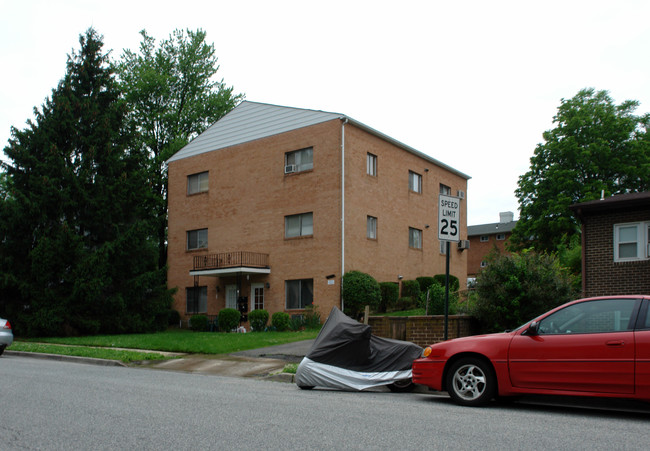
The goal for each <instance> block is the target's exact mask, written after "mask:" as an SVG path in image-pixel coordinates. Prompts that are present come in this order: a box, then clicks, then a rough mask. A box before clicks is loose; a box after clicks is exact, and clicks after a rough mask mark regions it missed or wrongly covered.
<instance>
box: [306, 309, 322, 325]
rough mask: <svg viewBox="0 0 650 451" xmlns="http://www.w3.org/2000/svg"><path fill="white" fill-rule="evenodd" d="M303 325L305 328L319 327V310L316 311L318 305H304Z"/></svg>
mask: <svg viewBox="0 0 650 451" xmlns="http://www.w3.org/2000/svg"><path fill="white" fill-rule="evenodd" d="M304 326H305V329H311V330H313V329H319V328H320V312H319V311H318V306H316V305H314V304H310V305H308V306H307V307H305V317H304Z"/></svg>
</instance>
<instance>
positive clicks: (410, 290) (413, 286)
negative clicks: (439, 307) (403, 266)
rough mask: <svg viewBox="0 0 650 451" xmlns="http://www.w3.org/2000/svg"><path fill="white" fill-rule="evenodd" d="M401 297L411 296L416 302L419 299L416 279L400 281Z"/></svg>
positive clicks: (418, 286)
mask: <svg viewBox="0 0 650 451" xmlns="http://www.w3.org/2000/svg"><path fill="white" fill-rule="evenodd" d="M402 297H403V298H411V299H413V302H415V303H417V302H418V300H419V299H420V284H419V283H418V281H417V280H403V281H402Z"/></svg>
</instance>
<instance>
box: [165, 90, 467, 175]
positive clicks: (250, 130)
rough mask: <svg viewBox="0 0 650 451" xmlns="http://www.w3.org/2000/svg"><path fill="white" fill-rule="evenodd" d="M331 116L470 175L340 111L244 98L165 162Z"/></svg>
mask: <svg viewBox="0 0 650 451" xmlns="http://www.w3.org/2000/svg"><path fill="white" fill-rule="evenodd" d="M334 119H340V120H347V121H348V122H349V123H350V124H352V125H354V126H355V127H358V128H360V129H362V130H365V131H366V132H368V133H371V134H373V135H375V136H377V137H379V138H381V139H383V140H385V141H388V142H390V143H391V144H394V145H396V146H398V147H400V148H402V149H404V150H406V151H407V152H410V153H412V154H415V155H417V156H419V157H421V158H423V159H425V160H427V161H429V162H431V163H433V164H435V165H436V166H440V167H442V168H444V169H446V170H448V171H450V172H453V173H454V174H456V175H458V176H460V177H463V178H464V179H466V180H467V179H470V178H471V177H470V176H468V175H466V174H463V173H462V172H460V171H458V170H456V169H454V168H452V167H450V166H447V165H446V164H444V163H442V162H440V161H438V160H436V159H435V158H431V157H430V156H428V155H426V154H424V153H422V152H420V151H418V150H416V149H414V148H412V147H409V146H407V145H406V144H403V143H401V142H399V141H397V140H395V139H393V138H391V137H390V136H388V135H385V134H383V133H381V132H379V131H377V130H375V129H373V128H371V127H368V126H367V125H365V124H363V123H361V122H358V121H355V120H354V119H352V118H351V117H348V116H345V115H343V114H339V113H328V112H326V111H318V110H306V109H301V108H291V107H285V106H278V105H270V104H266V103H257V102H250V101H248V100H245V101H243V102H242V103H240V104H239V105H237V106H236V107H235V108H234V109H233V110H231V111H230V112H229V113H228V114H226V115H225V116H224V117H222V118H221V119H219V120H218V121H217V122H215V123H214V124H212V126H210V127H209V128H208V129H207V130H206V131H204V132H203V133H201V134H200V135H199V136H197V137H196V138H195V139H194V140H192V142H190V143H189V144H188V145H186V146H185V147H183V148H182V149H181V150H179V151H178V152H176V153H175V154H174V155H172V157H171V158H170V159H169V160H167V162H168V163H170V162H172V161H176V160H181V159H183V158H189V157H193V156H195V155H200V154H202V153H206V152H212V151H215V150H219V149H223V148H225V147H230V146H235V145H237V144H243V143H246V142H250V141H254V140H256V139H261V138H266V137H269V136H274V135H277V134H280V133H285V132H288V131H291V130H297V129H299V128H303V127H308V126H310V125H315V124H320V123H322V122H327V121H331V120H334Z"/></svg>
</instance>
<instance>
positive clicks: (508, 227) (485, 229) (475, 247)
mask: <svg viewBox="0 0 650 451" xmlns="http://www.w3.org/2000/svg"><path fill="white" fill-rule="evenodd" d="M516 225H517V221H515V220H514V214H513V213H512V212H510V211H506V212H502V213H499V222H495V223H490V224H479V225H473V226H468V227H467V236H468V239H469V250H468V251H467V278H468V282H471V281H472V280H473V279H475V278H476V276H477V275H478V273H479V272H481V269H482V268H484V267H485V266H487V257H488V255H490V253H491V252H493V251H494V250H495V249H496V250H498V251H499V252H501V253H504V254H507V251H506V243H507V242H508V240H509V239H510V235H512V229H514V228H515V226H516Z"/></svg>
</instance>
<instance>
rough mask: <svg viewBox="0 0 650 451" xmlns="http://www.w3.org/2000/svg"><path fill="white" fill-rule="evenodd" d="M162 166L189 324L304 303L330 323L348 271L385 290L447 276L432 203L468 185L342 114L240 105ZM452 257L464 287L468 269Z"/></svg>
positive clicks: (293, 309)
mask: <svg viewBox="0 0 650 451" xmlns="http://www.w3.org/2000/svg"><path fill="white" fill-rule="evenodd" d="M168 165H169V247H168V267H169V269H168V285H169V287H170V288H177V292H176V294H175V301H174V308H175V309H176V310H178V311H179V313H180V314H181V317H182V318H184V319H187V317H188V316H190V315H191V314H194V313H205V314H208V315H216V314H218V312H219V311H220V310H221V309H223V308H225V307H232V308H239V307H241V308H243V309H245V310H246V311H250V310H252V309H256V308H264V309H266V310H268V311H269V312H270V313H271V314H272V313H274V312H278V311H284V312H288V313H290V314H300V313H302V312H303V311H304V308H305V306H307V305H309V304H311V303H313V304H315V305H317V306H318V308H319V311H320V312H321V313H322V314H324V315H326V314H327V313H328V312H329V311H330V309H331V308H332V307H333V306H338V307H341V303H342V301H341V296H340V289H341V285H340V282H341V276H342V275H343V274H344V273H345V272H347V271H350V270H359V271H363V272H366V273H369V274H371V275H372V276H373V277H375V278H376V279H377V280H378V281H380V282H383V281H394V282H397V281H398V276H402V277H403V279H404V280H408V279H415V278H416V277H419V276H424V275H434V274H440V273H443V272H444V271H445V256H444V255H443V254H442V253H441V248H442V247H441V243H440V241H439V240H438V239H437V227H436V224H437V215H438V211H437V199H438V194H439V193H440V192H441V191H443V192H445V193H449V194H452V195H456V194H460V195H463V194H464V193H465V192H466V190H467V180H468V179H469V177H468V176H467V175H465V174H463V173H461V172H459V171H457V170H455V169H453V168H451V167H449V166H447V165H445V164H443V163H441V162H440V161H437V160H435V159H433V158H431V157H429V156H427V155H425V154H423V153H421V152H419V151H417V150H415V149H413V148H411V147H409V146H406V145H404V144H402V143H400V142H398V141H396V140H394V139H392V138H390V137H388V136H386V135H384V134H382V133H380V132H378V131H376V130H374V129H372V128H370V127H368V126H366V125H364V124H362V123H360V122H358V121H355V120H354V119H352V118H350V117H347V116H344V115H341V114H336V113H328V112H323V111H313V110H304V109H297V108H288V107H281V106H276V105H268V104H261V103H255V102H248V101H245V102H242V103H241V104H240V105H239V106H237V107H236V108H235V109H233V110H232V111H231V112H230V113H228V114H227V115H226V116H224V117H223V118H222V119H220V120H219V121H217V122H216V123H215V124H214V125H212V127H210V128H209V129H208V130H206V131H205V132H204V133H203V134H201V135H200V136H198V137H197V138H196V139H195V140H193V141H192V142H191V143H190V144H188V145H187V146H185V147H184V148H183V149H181V150H180V151H179V152H177V153H176V154H175V155H174V156H172V157H171V158H170V159H169V161H168ZM461 204H462V206H461V220H464V218H466V217H467V215H466V203H465V202H461ZM461 230H462V232H461V237H463V238H464V237H465V235H466V223H464V222H462V223H461ZM452 249H454V250H453V251H452V252H453V255H452V256H451V265H452V266H451V273H452V274H454V275H456V276H457V277H459V278H461V280H462V279H464V277H466V268H467V262H466V259H465V256H464V254H463V253H462V252H459V251H457V250H455V248H452ZM238 302H239V304H238ZM343 302H344V301H343ZM244 303H245V305H244Z"/></svg>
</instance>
